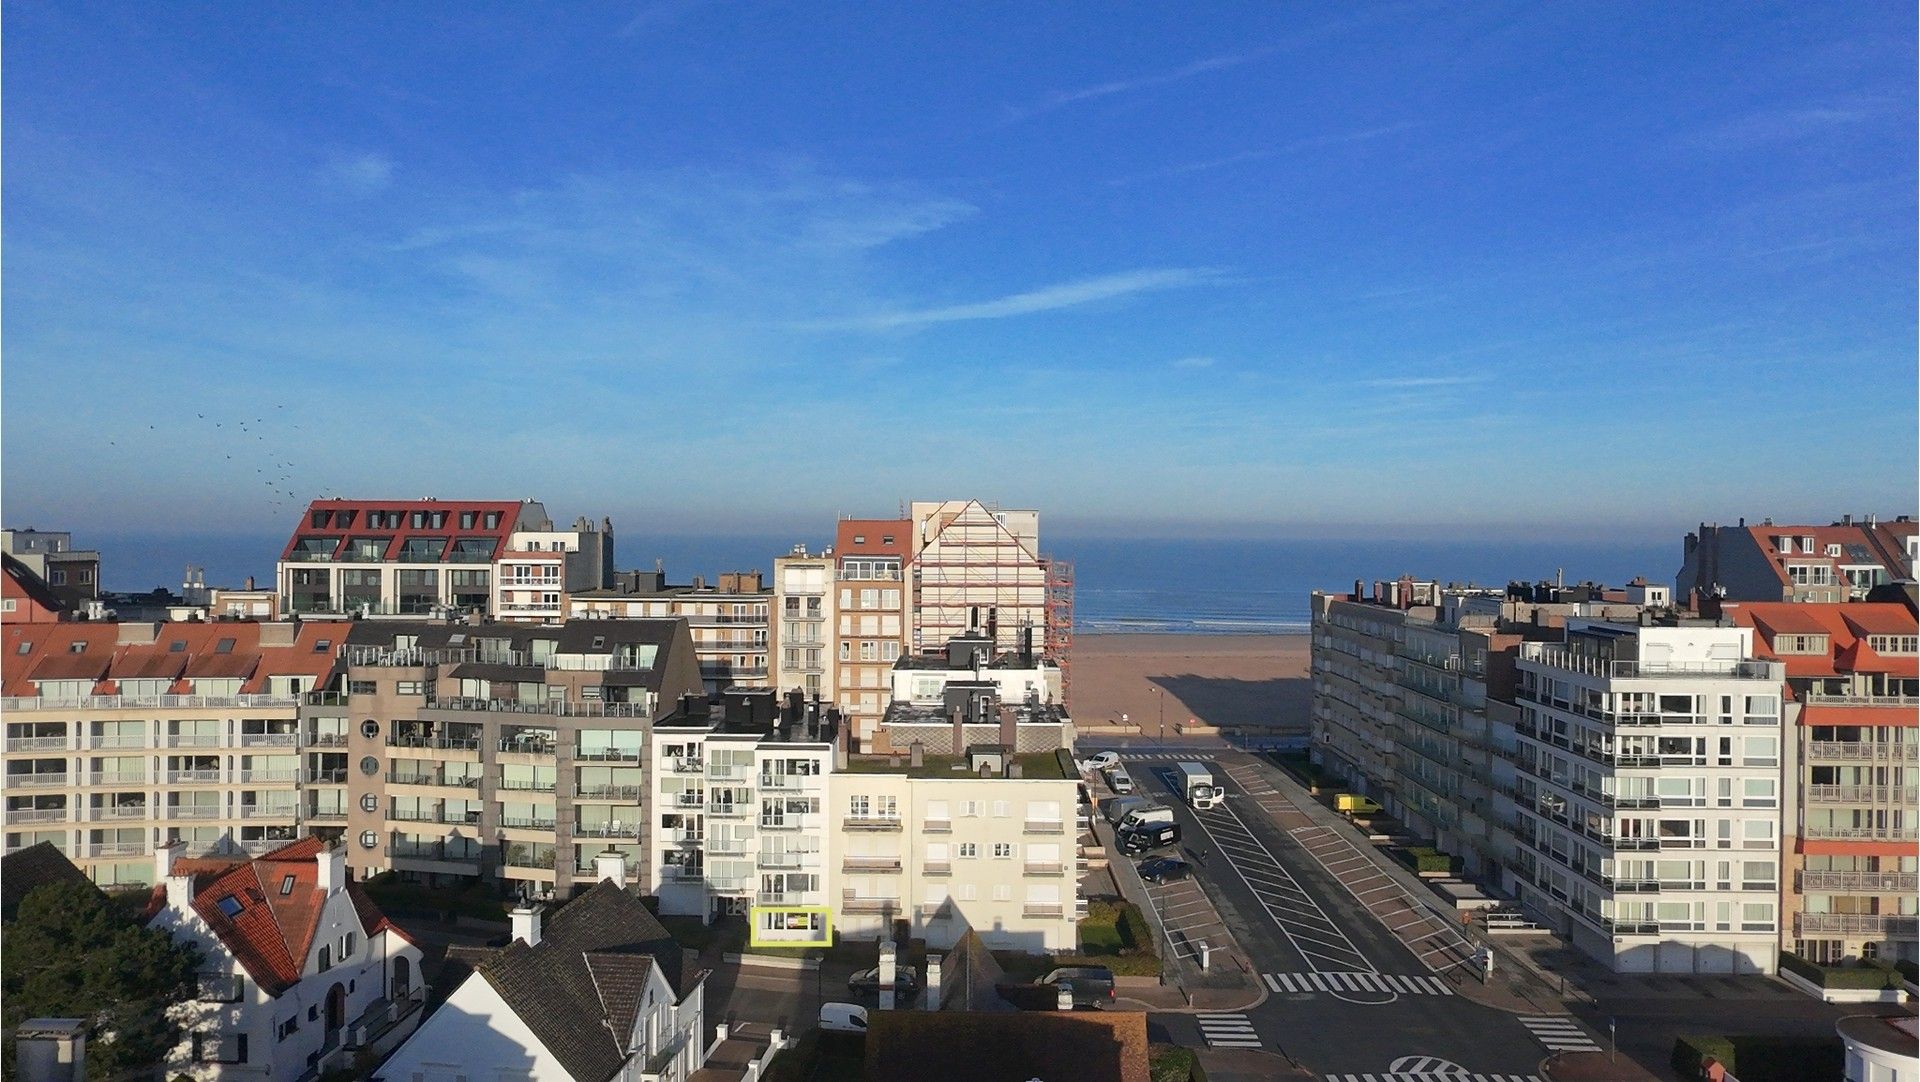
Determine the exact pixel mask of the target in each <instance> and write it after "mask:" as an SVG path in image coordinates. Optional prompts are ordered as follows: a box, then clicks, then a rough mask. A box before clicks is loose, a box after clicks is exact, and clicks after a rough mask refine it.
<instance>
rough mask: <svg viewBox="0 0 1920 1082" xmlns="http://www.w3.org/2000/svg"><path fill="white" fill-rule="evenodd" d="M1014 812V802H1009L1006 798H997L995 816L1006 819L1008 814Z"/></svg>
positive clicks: (994, 804) (994, 809)
mask: <svg viewBox="0 0 1920 1082" xmlns="http://www.w3.org/2000/svg"><path fill="white" fill-rule="evenodd" d="M1012 814H1013V805H1012V804H1009V803H1008V802H1006V801H1004V800H996V801H994V802H993V817H994V818H995V819H1005V818H1006V817H1007V816H1009V815H1012Z"/></svg>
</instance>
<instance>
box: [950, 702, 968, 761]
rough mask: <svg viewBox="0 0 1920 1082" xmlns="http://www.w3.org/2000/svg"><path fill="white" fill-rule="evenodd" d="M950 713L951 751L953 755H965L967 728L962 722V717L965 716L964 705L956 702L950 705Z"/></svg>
mask: <svg viewBox="0 0 1920 1082" xmlns="http://www.w3.org/2000/svg"><path fill="white" fill-rule="evenodd" d="M951 713H952V715H953V749H952V751H953V754H955V755H965V754H966V753H967V730H966V726H965V725H963V724H962V719H964V718H965V717H966V716H967V711H966V707H964V706H961V705H959V704H958V703H956V704H954V706H953V707H952V709H951Z"/></svg>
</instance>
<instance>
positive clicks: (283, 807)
mask: <svg viewBox="0 0 1920 1082" xmlns="http://www.w3.org/2000/svg"><path fill="white" fill-rule="evenodd" d="M299 817H300V809H299V808H297V807H295V806H294V805H292V804H242V805H240V818H242V819H298V818H299Z"/></svg>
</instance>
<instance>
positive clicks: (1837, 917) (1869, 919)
mask: <svg viewBox="0 0 1920 1082" xmlns="http://www.w3.org/2000/svg"><path fill="white" fill-rule="evenodd" d="M1793 927H1794V934H1796V935H1798V936H1802V937H1804V936H1814V935H1842V936H1862V937H1868V938H1875V939H1891V938H1900V939H1912V938H1913V937H1914V936H1915V934H1920V917H1912V916H1899V915H1888V914H1881V913H1800V914H1797V915H1795V917H1794V918H1793Z"/></svg>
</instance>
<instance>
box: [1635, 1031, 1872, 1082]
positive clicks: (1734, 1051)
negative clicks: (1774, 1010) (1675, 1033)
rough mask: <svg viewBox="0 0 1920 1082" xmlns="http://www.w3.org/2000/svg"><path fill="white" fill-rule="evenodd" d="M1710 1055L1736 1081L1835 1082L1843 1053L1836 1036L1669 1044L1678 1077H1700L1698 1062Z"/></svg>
mask: <svg viewBox="0 0 1920 1082" xmlns="http://www.w3.org/2000/svg"><path fill="white" fill-rule="evenodd" d="M1707 1056H1712V1057H1713V1058H1714V1059H1716V1060H1718V1061H1720V1064H1721V1065H1722V1066H1724V1067H1725V1068H1726V1069H1727V1073H1728V1074H1731V1075H1737V1076H1739V1078H1740V1082H1806V1080H1809V1079H1839V1078H1840V1077H1842V1075H1843V1073H1844V1069H1845V1066H1846V1052H1845V1049H1844V1048H1843V1046H1842V1045H1841V1043H1840V1039H1839V1038H1838V1037H1782V1036H1777V1035H1774V1034H1754V1035H1748V1036H1731V1037H1730V1036H1724V1035H1720V1034H1686V1035H1683V1036H1681V1037H1680V1039H1679V1040H1676V1041H1674V1042H1673V1068H1674V1070H1676V1071H1678V1072H1680V1077H1682V1078H1701V1077H1703V1075H1702V1074H1701V1071H1700V1063H1701V1060H1702V1059H1704V1058H1705V1057H1707Z"/></svg>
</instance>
